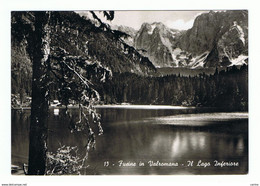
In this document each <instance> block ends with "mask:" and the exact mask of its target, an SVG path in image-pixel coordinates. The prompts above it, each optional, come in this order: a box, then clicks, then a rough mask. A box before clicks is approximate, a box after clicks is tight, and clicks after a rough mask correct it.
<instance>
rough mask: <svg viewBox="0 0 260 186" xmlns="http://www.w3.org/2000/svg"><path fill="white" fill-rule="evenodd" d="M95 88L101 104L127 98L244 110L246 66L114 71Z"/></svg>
mask: <svg viewBox="0 0 260 186" xmlns="http://www.w3.org/2000/svg"><path fill="white" fill-rule="evenodd" d="M98 91H99V92H100V93H101V95H102V97H103V100H104V103H105V104H111V103H123V102H127V103H132V104H166V105H184V106H208V107H223V108H225V109H229V110H248V67H247V66H246V65H244V66H242V67H240V68H238V67H236V66H233V67H230V68H227V69H226V70H222V71H220V72H219V71H218V69H216V72H215V73H214V74H213V75H206V74H205V73H202V74H199V75H197V76H194V77H183V76H180V75H168V76H164V77H142V76H138V75H135V74H132V73H123V74H114V75H113V79H111V80H110V81H108V82H107V83H105V84H103V85H101V86H100V87H99V88H98Z"/></svg>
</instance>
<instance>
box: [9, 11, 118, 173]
mask: <svg viewBox="0 0 260 186" xmlns="http://www.w3.org/2000/svg"><path fill="white" fill-rule="evenodd" d="M91 13H92V15H93V17H94V18H95V19H97V20H98V21H99V27H98V28H97V29H103V30H104V29H105V30H109V31H110V32H113V31H112V30H110V27H109V26H108V25H107V24H104V23H102V22H101V20H100V19H99V18H98V17H97V16H96V14H95V12H91ZM103 13H104V16H105V17H107V19H108V20H112V19H113V18H114V12H112V11H103ZM53 20H55V21H56V23H54V22H53ZM57 22H59V23H61V22H62V20H60V16H59V15H58V12H46V11H36V12H12V32H14V34H16V35H17V36H18V37H17V38H19V37H20V38H19V39H20V40H26V42H27V52H28V54H29V57H30V60H31V62H32V69H33V75H32V105H31V124H30V136H29V141H30V144H29V161H28V162H29V163H28V164H29V165H28V166H29V167H28V174H29V175H43V174H46V160H47V156H46V154H47V130H48V126H47V125H48V112H49V98H50V85H51V84H52V83H53V79H55V81H57V82H58V85H59V89H58V94H59V98H60V100H61V101H62V103H63V104H65V105H66V106H67V105H68V103H69V100H70V99H73V100H77V101H78V103H79V115H80V119H79V121H78V122H75V124H74V128H73V130H75V131H78V130H85V129H86V130H87V133H88V144H87V150H88V149H90V148H91V147H94V145H95V134H94V132H93V130H92V128H91V123H92V122H93V123H95V124H96V125H97V126H98V128H99V134H102V132H103V130H102V127H101V123H100V115H99V114H98V113H97V112H96V110H95V108H94V107H93V105H94V104H95V103H96V102H97V101H99V99H100V98H99V94H98V92H97V91H96V90H95V84H94V83H93V81H105V80H106V79H107V78H108V77H109V76H111V71H110V70H109V69H108V68H105V67H103V66H102V64H101V62H99V61H97V60H95V59H90V58H88V57H82V56H73V55H71V54H70V53H69V52H67V51H66V50H65V49H63V48H60V47H52V46H51V37H50V34H51V31H52V29H53V28H54V27H55V24H57ZM92 80H93V81H92ZM66 108H67V107H66ZM66 113H67V112H66Z"/></svg>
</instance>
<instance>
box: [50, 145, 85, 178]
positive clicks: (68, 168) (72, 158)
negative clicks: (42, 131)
mask: <svg viewBox="0 0 260 186" xmlns="http://www.w3.org/2000/svg"><path fill="white" fill-rule="evenodd" d="M86 159H87V154H86V155H85V156H84V157H83V158H80V157H79V155H78V148H77V147H70V146H65V145H64V146H62V147H60V148H58V149H57V152H56V153H52V152H48V153H47V163H46V164H47V168H46V169H47V171H46V175H64V174H65V175H66V174H67V175H68V174H69V175H73V174H78V175H79V174H80V170H81V169H82V168H83V166H84V162H85V160H86Z"/></svg>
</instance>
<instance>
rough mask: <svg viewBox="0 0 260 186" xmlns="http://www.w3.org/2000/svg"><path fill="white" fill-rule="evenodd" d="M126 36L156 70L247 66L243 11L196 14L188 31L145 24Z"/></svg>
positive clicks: (155, 24)
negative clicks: (157, 68) (161, 68)
mask: <svg viewBox="0 0 260 186" xmlns="http://www.w3.org/2000/svg"><path fill="white" fill-rule="evenodd" d="M123 27H124V26H121V28H123ZM121 30H124V29H121ZM125 31H126V33H128V34H129V32H128V31H127V30H125ZM130 34H131V37H134V39H133V43H131V45H132V46H134V47H135V48H136V49H137V50H138V51H140V52H141V53H142V54H143V55H145V56H147V57H148V58H149V59H150V60H151V61H152V63H153V64H154V65H155V66H157V67H189V68H208V67H228V66H232V65H239V66H240V65H243V64H248V12H247V11H246V10H228V11H210V12H209V13H203V14H200V15H198V16H197V17H196V18H195V20H194V24H193V26H192V28H190V29H188V30H184V31H183V30H177V29H172V28H168V27H167V26H165V25H164V24H163V23H160V22H153V23H147V22H145V23H143V24H142V25H141V28H140V29H139V30H138V31H137V32H136V34H135V36H133V33H130ZM130 34H129V35H130Z"/></svg>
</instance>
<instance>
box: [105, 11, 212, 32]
mask: <svg viewBox="0 0 260 186" xmlns="http://www.w3.org/2000/svg"><path fill="white" fill-rule="evenodd" d="M206 12H208V11H115V18H114V20H113V21H111V22H108V23H110V24H112V25H124V26H129V27H132V28H134V29H136V30H139V29H140V27H141V25H142V24H143V23H144V22H147V23H153V22H162V23H164V24H165V25H166V26H168V27H169V28H174V29H179V30H187V29H189V28H191V27H192V25H193V22H194V20H195V18H196V16H198V15H199V14H202V13H206ZM101 17H102V16H101ZM102 20H103V19H102ZM103 21H104V20H103Z"/></svg>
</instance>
